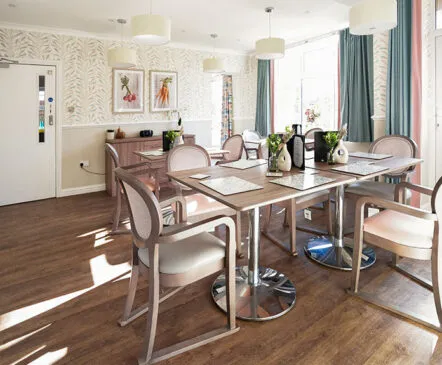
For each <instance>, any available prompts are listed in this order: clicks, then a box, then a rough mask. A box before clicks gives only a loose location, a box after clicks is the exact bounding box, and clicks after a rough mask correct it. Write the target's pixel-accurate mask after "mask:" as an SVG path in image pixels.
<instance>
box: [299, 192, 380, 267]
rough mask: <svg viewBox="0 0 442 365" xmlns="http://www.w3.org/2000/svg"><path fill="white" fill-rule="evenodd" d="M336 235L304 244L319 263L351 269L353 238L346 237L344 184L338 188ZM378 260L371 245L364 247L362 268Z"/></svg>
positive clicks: (309, 255)
mask: <svg viewBox="0 0 442 365" xmlns="http://www.w3.org/2000/svg"><path fill="white" fill-rule="evenodd" d="M335 199H336V205H335V230H334V234H335V235H334V237H328V236H320V237H314V238H312V239H310V240H309V241H308V242H307V244H306V245H305V246H304V251H305V253H306V255H307V256H308V257H310V258H311V259H312V260H313V261H316V262H317V263H319V264H321V265H324V266H328V267H331V268H334V269H339V270H347V271H349V270H351V269H352V258H353V240H352V239H350V238H346V237H344V186H343V185H341V186H338V187H337V188H336V197H335ZM375 261H376V254H375V252H374V250H373V249H372V248H371V247H368V246H367V247H364V248H363V249H362V259H361V269H366V268H367V267H370V266H371V265H373V264H374V263H375Z"/></svg>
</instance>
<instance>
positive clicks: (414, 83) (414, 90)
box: [411, 0, 422, 207]
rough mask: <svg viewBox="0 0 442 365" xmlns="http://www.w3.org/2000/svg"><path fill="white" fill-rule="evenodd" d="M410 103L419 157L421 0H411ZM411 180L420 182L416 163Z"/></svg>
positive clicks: (416, 196) (414, 197)
mask: <svg viewBox="0 0 442 365" xmlns="http://www.w3.org/2000/svg"><path fill="white" fill-rule="evenodd" d="M411 70H412V71H411V105H412V131H413V132H412V133H413V135H412V138H413V140H414V141H416V143H417V144H418V146H419V151H418V157H420V155H421V152H420V145H421V143H420V142H421V127H422V119H421V118H422V0H413V17H412V35H411ZM411 181H412V182H413V183H414V184H420V183H421V167H420V166H419V165H418V166H417V167H416V171H415V173H414V174H413V177H412V179H411ZM411 204H412V205H413V206H415V207H419V206H420V194H417V193H413V195H412V198H411Z"/></svg>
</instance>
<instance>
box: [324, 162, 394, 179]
mask: <svg viewBox="0 0 442 365" xmlns="http://www.w3.org/2000/svg"><path fill="white" fill-rule="evenodd" d="M332 170H334V171H339V172H346V173H349V174H354V175H361V176H366V175H371V174H374V173H377V172H380V171H384V170H388V167H384V166H379V165H368V164H358V163H353V164H350V165H344V166H339V167H333V168H332Z"/></svg>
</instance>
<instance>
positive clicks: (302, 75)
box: [275, 35, 339, 132]
mask: <svg viewBox="0 0 442 365" xmlns="http://www.w3.org/2000/svg"><path fill="white" fill-rule="evenodd" d="M338 42H339V36H338V35H332V36H327V37H325V38H322V39H320V40H317V41H312V42H308V43H305V44H303V45H300V46H296V47H293V48H290V49H287V50H286V54H285V57H284V58H283V59H281V60H279V61H276V62H275V132H281V131H283V130H284V128H285V126H287V125H292V124H302V129H303V131H304V132H305V131H307V130H309V129H311V128H314V127H320V128H322V129H324V130H333V129H336V128H337V125H338V111H339V107H338V97H337V95H338ZM308 110H310V111H313V112H314V114H316V115H319V116H316V117H315V116H313V115H312V114H313V113H310V115H311V116H312V118H310V120H308V116H307V115H306V112H307V111H308ZM307 114H308V112H307Z"/></svg>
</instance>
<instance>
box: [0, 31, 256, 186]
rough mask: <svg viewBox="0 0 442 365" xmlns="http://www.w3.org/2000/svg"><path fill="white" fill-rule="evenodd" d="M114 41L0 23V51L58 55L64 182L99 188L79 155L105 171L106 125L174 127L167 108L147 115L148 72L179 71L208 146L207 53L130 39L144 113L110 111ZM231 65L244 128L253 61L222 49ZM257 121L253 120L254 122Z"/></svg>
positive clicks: (193, 123) (238, 120)
mask: <svg viewBox="0 0 442 365" xmlns="http://www.w3.org/2000/svg"><path fill="white" fill-rule="evenodd" d="M116 45H117V44H116V42H115V41H112V40H108V39H97V38H87V37H77V36H70V35H64V34H55V33H49V32H46V33H45V32H42V31H25V30H17V29H8V28H0V56H5V57H10V58H13V59H20V60H49V61H50V60H54V61H59V62H60V63H61V65H62V76H63V79H62V80H60V81H61V87H62V95H63V103H62V104H58V107H59V108H62V112H61V115H62V120H61V121H56V123H60V122H61V123H62V126H63V131H62V151H63V152H62V187H63V189H70V190H69V191H72V189H73V188H83V187H86V189H85V190H87V187H88V186H90V187H91V189H98V188H99V185H100V184H103V182H104V178H103V177H100V176H97V175H89V174H87V173H85V172H84V171H82V170H80V168H79V167H78V166H79V162H80V160H89V161H90V163H91V165H90V169H91V170H94V171H103V169H104V154H103V142H104V137H103V135H104V131H105V130H106V129H107V128H108V127H109V126H112V127H113V128H117V127H118V126H119V125H121V127H122V128H123V129H124V130H125V131H126V132H127V133H128V135H137V134H138V132H139V131H140V130H142V129H152V130H154V131H155V132H157V133H159V132H161V131H162V130H164V129H167V128H169V127H172V126H173V124H171V122H170V120H169V115H168V114H167V113H150V111H149V108H148V105H149V70H168V71H177V72H178V104H179V106H178V109H179V111H180V113H181V116H182V118H183V122H184V128H185V133H194V134H195V135H196V141H197V143H199V144H202V145H207V146H210V144H211V142H210V141H211V138H210V130H211V115H212V103H211V95H210V93H211V88H210V81H211V77H212V76H211V75H209V74H205V73H203V71H202V61H203V59H204V58H206V57H208V56H210V53H209V52H207V51H200V50H191V49H183V48H171V47H164V46H163V47H148V46H140V45H138V44H136V43H134V42H127V44H126V46H128V47H130V48H133V49H135V50H136V51H137V56H138V60H137V61H138V62H137V68H140V69H144V70H145V100H144V103H145V105H146V111H145V113H142V114H113V113H112V109H111V105H112V70H111V68H110V67H108V66H107V52H108V49H109V48H111V47H114V46H116ZM220 56H221V57H222V58H224V60H225V64H226V70H227V71H228V72H232V75H233V99H234V128H235V132H236V133H241V132H242V130H243V129H244V128H250V127H252V128H253V126H254V115H255V105H256V60H255V58H254V57H250V56H247V55H239V54H221V55H220ZM252 121H253V122H252Z"/></svg>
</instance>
